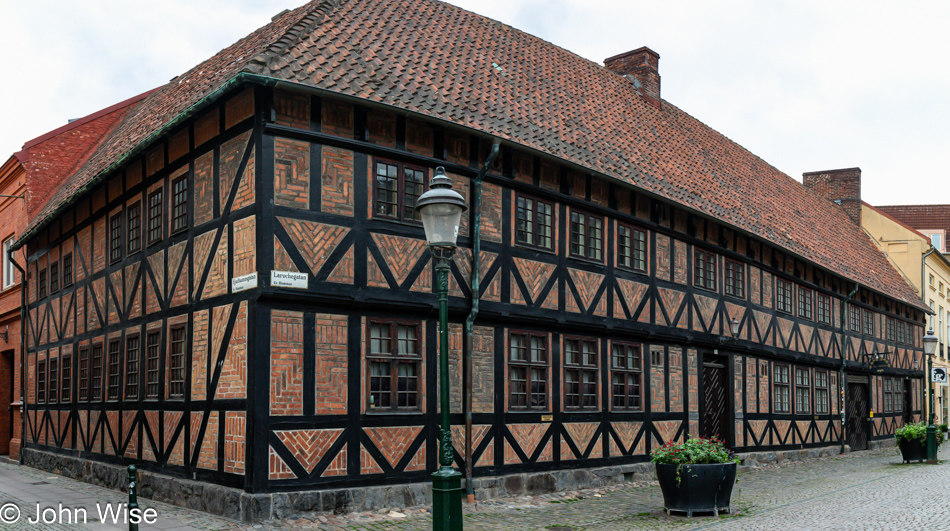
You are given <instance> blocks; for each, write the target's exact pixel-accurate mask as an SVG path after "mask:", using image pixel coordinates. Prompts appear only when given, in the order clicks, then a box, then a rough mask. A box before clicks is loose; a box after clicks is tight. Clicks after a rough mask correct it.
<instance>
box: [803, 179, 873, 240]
mask: <svg viewBox="0 0 950 531" xmlns="http://www.w3.org/2000/svg"><path fill="white" fill-rule="evenodd" d="M802 184H804V185H805V188H808V189H809V190H811V191H813V192H815V193H817V194H818V195H820V196H822V197H824V198H825V199H827V200H829V201H832V202H834V203H835V204H837V205H839V206H841V208H843V209H844V211H845V213H847V214H848V217H850V218H851V220H852V221H854V222H855V223H857V224H858V226H859V227H860V226H861V168H844V169H841V170H828V171H813V172H808V173H803V174H802Z"/></svg>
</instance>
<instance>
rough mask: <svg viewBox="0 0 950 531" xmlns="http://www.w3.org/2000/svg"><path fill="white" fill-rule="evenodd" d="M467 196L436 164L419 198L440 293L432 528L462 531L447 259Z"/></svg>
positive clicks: (444, 530) (452, 250)
mask: <svg viewBox="0 0 950 531" xmlns="http://www.w3.org/2000/svg"><path fill="white" fill-rule="evenodd" d="M467 208H468V206H467V205H466V204H465V199H464V198H463V197H462V196H461V194H459V193H458V192H456V191H455V190H453V189H452V181H451V179H449V178H448V177H446V176H445V169H444V168H443V167H442V166H439V167H438V168H436V169H435V177H433V178H432V180H431V181H429V190H428V191H426V192H425V193H424V194H422V195H421V196H419V199H417V200H416V210H418V211H419V214H420V215H421V216H422V225H423V227H425V231H426V240H427V242H428V244H429V252H431V253H432V259H433V260H434V261H435V285H436V289H437V291H438V294H439V380H440V382H441V384H440V387H441V389H440V391H441V392H440V395H439V416H440V420H441V428H440V430H439V469H438V470H437V471H436V472H435V473H433V474H432V529H434V530H436V531H461V530H462V474H461V473H459V471H458V470H455V468H453V467H452V461H453V457H454V451H453V450H452V431H451V428H450V426H449V333H448V320H449V316H448V314H449V309H448V300H449V270H450V268H449V260H451V259H452V255H453V254H455V247H456V245H455V242H456V240H457V239H458V235H459V223H460V222H461V220H462V212H465V210H467Z"/></svg>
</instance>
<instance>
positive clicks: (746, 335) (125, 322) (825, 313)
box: [17, 0, 926, 519]
mask: <svg viewBox="0 0 950 531" xmlns="http://www.w3.org/2000/svg"><path fill="white" fill-rule="evenodd" d="M658 67H659V56H658V55H657V54H656V53H655V52H653V51H651V50H649V49H646V48H641V49H638V50H635V51H633V52H629V53H626V54H621V55H619V56H616V57H613V58H610V59H608V60H607V61H606V67H605V66H601V65H598V64H594V63H591V62H589V61H587V60H584V59H582V58H580V57H577V56H576V55H573V54H571V53H569V52H567V51H565V50H563V49H560V48H557V47H555V46H552V45H551V44H549V43H546V42H544V41H542V40H540V39H537V38H535V37H532V36H530V35H527V34H524V33H522V32H519V31H517V30H515V29H513V28H510V27H508V26H504V25H501V24H498V23H496V22H494V21H491V20H489V19H486V18H483V17H480V16H478V15H475V14H472V13H469V12H466V11H464V10H461V9H459V8H456V7H453V6H450V5H447V4H442V3H439V2H435V1H431V0H400V1H388V2H383V1H379V0H373V1H368V2H359V3H357V2H354V1H350V2H331V1H314V2H311V3H309V4H307V5H305V6H303V7H301V8H298V9H296V10H293V11H289V12H287V13H285V14H282V15H280V16H278V17H276V18H275V19H274V20H273V21H272V22H271V23H270V24H268V25H266V26H264V27H263V28H261V29H259V30H258V31H256V32H254V33H252V34H251V35H249V36H248V37H246V38H244V39H242V40H241V41H239V42H237V43H235V44H234V45H233V46H231V47H229V48H226V49H224V50H222V51H221V52H220V53H218V54H217V55H216V56H214V57H212V58H211V59H209V60H208V61H206V62H204V63H202V64H200V65H198V66H196V67H195V68H194V69H192V70H190V71H188V72H186V73H184V74H182V75H181V76H179V77H178V78H176V79H174V80H173V81H172V82H170V83H169V84H168V85H166V86H163V87H161V88H159V89H157V90H156V91H155V92H153V93H152V94H150V95H149V96H148V97H146V98H145V99H144V100H142V101H141V102H140V103H139V104H138V105H137V106H136V107H135V108H134V110H133V111H132V112H131V113H130V114H129V116H128V117H127V118H126V119H125V120H123V121H122V122H121V123H120V124H119V125H118V126H117V127H116V128H115V130H114V131H112V132H111V133H110V134H108V135H107V136H106V138H105V140H104V141H103V142H102V143H101V144H100V145H99V146H98V147H97V148H96V150H95V151H94V152H93V153H92V155H91V156H90V157H89V159H88V160H87V161H86V162H85V163H83V164H82V165H81V166H80V167H78V168H77V169H76V171H75V172H74V173H73V175H71V176H70V177H69V179H68V180H66V181H65V184H64V185H63V186H61V187H59V188H58V189H56V191H55V192H54V193H53V194H52V196H51V197H50V199H49V201H48V202H47V203H46V204H45V206H43V207H42V208H41V209H40V210H39V211H38V213H37V215H36V216H35V218H33V219H32V221H31V224H30V226H29V228H28V230H27V232H26V233H25V234H24V235H23V236H21V237H20V238H19V239H18V241H17V245H25V247H26V249H27V257H28V258H27V264H28V271H29V274H30V275H31V278H35V279H37V281H36V282H33V283H29V284H28V289H27V293H28V295H27V299H28V313H29V322H30V325H29V329H28V330H29V333H28V339H27V343H28V348H27V368H28V369H27V370H28V374H29V378H28V381H29V382H30V384H29V386H28V390H27V415H26V418H27V426H28V430H27V434H26V440H27V450H26V451H25V452H24V453H25V458H26V459H27V460H28V461H29V462H31V463H34V464H37V465H39V466H48V467H50V468H54V467H55V468H58V469H63V470H67V473H71V474H75V475H83V474H88V472H83V470H87V471H88V470H89V468H88V467H86V468H83V466H82V464H83V463H85V464H88V462H89V461H93V462H94V463H106V464H115V465H125V464H128V463H136V464H138V465H139V466H140V467H141V468H142V469H143V470H146V471H148V473H147V474H146V479H145V480H144V481H143V485H144V487H143V488H147V489H149V494H148V495H150V496H152V497H158V498H163V499H170V500H172V501H178V502H180V503H188V504H195V505H198V506H200V507H202V508H205V509H207V510H212V511H215V512H229V514H235V513H234V511H240V514H241V515H242V517H243V518H245V519H255V518H260V517H266V516H269V515H276V516H283V515H288V514H292V513H293V512H296V511H305V510H314V509H317V510H320V509H323V510H331V509H341V508H343V507H351V508H353V507H358V508H374V507H379V506H380V505H381V504H388V505H392V504H398V503H418V502H422V501H424V500H425V499H426V497H427V496H428V493H427V491H426V488H425V487H426V485H427V482H428V475H429V474H430V473H431V472H432V471H434V470H435V468H436V467H437V459H436V450H437V444H436V435H437V426H438V425H437V418H438V417H437V403H436V385H435V379H434V377H433V375H434V374H435V373H436V361H437V360H436V356H435V355H434V353H433V349H434V345H435V341H436V340H435V338H436V298H435V295H434V293H433V289H432V275H431V262H430V258H429V254H428V252H427V249H426V244H425V240H424V234H423V230H422V227H421V225H420V223H419V222H418V220H417V218H416V217H415V213H414V211H413V209H412V206H413V204H414V201H415V198H416V197H418V195H419V194H420V193H421V192H422V190H423V188H424V185H425V183H426V182H427V181H428V178H429V177H431V175H432V173H433V171H434V168H435V167H437V166H444V167H445V168H446V170H447V171H448V172H449V173H450V174H451V176H452V179H453V181H454V182H455V185H456V188H457V189H459V190H460V191H461V192H462V194H463V195H464V196H465V197H466V198H468V199H469V200H470V201H473V199H474V198H472V197H471V196H472V195H473V192H472V191H473V190H474V188H473V186H472V185H473V182H472V180H473V179H474V178H475V177H476V175H477V174H478V171H479V167H480V165H481V164H483V163H484V161H485V160H486V156H487V154H488V153H489V150H490V147H491V145H492V143H493V140H497V141H499V142H500V145H501V155H500V156H499V157H498V158H497V159H496V161H495V163H494V165H493V166H492V167H491V168H490V169H489V171H488V175H487V176H486V177H485V180H484V185H483V191H482V197H481V200H482V201H481V205H482V207H481V216H480V226H478V227H476V225H475V217H474V216H473V215H471V216H470V217H469V218H468V219H466V220H464V223H463V226H462V228H461V232H460V247H461V248H460V250H459V252H458V253H457V255H456V256H455V259H454V264H453V272H452V275H451V280H450V293H451V296H450V333H451V341H450V342H451V349H452V353H451V355H450V359H451V363H452V367H451V372H452V375H453V384H452V394H453V400H452V404H453V405H452V410H453V420H452V422H453V424H454V426H455V428H454V434H455V436H456V438H455V441H456V462H457V464H458V465H459V466H460V467H462V466H463V465H464V464H466V461H469V462H470V464H471V465H472V466H471V468H472V474H473V480H472V484H473V485H474V486H475V490H476V492H475V494H476V496H479V497H488V496H492V495H497V494H499V493H502V492H509V493H514V492H520V491H522V490H524V489H525V488H528V489H533V490H552V489H562V488H568V485H577V484H578V482H580V483H586V484H597V483H598V482H604V481H608V482H609V481H619V480H622V479H623V477H624V475H625V474H629V473H633V471H635V470H639V468H637V467H638V466H639V465H640V464H641V463H644V462H645V461H647V460H648V453H649V451H650V450H651V449H652V448H655V447H656V446H657V445H660V444H662V443H663V442H665V441H668V440H672V439H677V440H679V439H683V438H685V437H689V436H700V435H704V436H712V435H716V436H719V437H721V438H723V439H724V440H726V441H727V443H728V445H729V446H730V447H732V448H734V449H736V450H739V451H760V450H769V451H799V450H801V449H806V450H814V451H816V452H818V451H831V450H837V449H838V448H840V447H842V446H843V445H845V444H848V445H850V446H851V447H852V448H853V449H861V448H866V447H868V446H869V445H871V444H875V443H877V444H880V443H882V442H883V441H889V440H891V439H892V437H893V431H894V430H895V429H896V428H897V427H898V426H900V425H901V424H902V423H903V422H904V420H905V419H913V418H917V417H918V416H919V414H920V403H919V402H920V399H919V397H920V392H919V390H920V381H921V380H920V379H921V377H922V372H921V370H920V369H919V368H918V365H916V363H918V362H919V359H920V357H921V350H922V349H921V338H922V336H923V332H922V331H921V324H922V323H923V321H924V312H925V311H926V308H925V307H924V306H922V304H921V303H920V301H919V300H918V299H917V297H916V295H915V294H914V292H913V291H912V290H911V289H910V288H909V287H908V286H907V285H906V284H905V283H904V281H903V279H902V278H901V277H900V275H899V274H898V273H897V272H896V271H895V270H894V269H893V268H892V267H891V266H890V264H889V263H888V262H887V260H886V259H885V257H884V256H883V255H882V254H881V253H880V252H879V251H878V250H877V249H876V248H875V247H874V245H873V244H872V243H871V242H870V241H869V240H868V239H867V237H866V236H865V235H864V233H863V232H862V231H861V230H860V228H859V227H857V226H856V225H855V224H854V223H852V222H851V221H850V219H849V218H848V217H847V215H846V214H845V213H844V211H842V210H841V209H839V208H837V207H836V206H835V205H833V204H831V203H829V202H827V201H825V200H824V199H823V198H821V197H818V196H816V195H813V194H810V193H808V192H807V191H806V190H805V189H804V188H803V187H802V186H801V185H800V184H799V183H797V182H796V181H794V180H793V179H791V178H789V177H788V176H786V175H784V174H782V173H780V172H779V171H778V170H776V169H775V168H774V167H772V166H770V165H768V164H767V163H765V162H764V161H762V160H761V159H759V158H757V157H756V156H754V155H753V154H751V153H749V152H748V151H746V150H744V149H743V148H742V147H741V146H739V145H737V144H735V143H733V142H731V141H730V140H728V139H727V138H725V137H724V136H722V135H721V134H719V133H717V132H716V131H714V130H712V129H710V128H709V127H708V126H706V125H704V124H702V123H700V122H698V121H697V120H695V119H694V118H692V117H690V116H689V115H688V114H686V113H685V112H683V111H681V110H680V109H678V108H677V107H675V106H674V105H672V104H671V103H669V102H667V101H665V100H663V99H662V97H661V94H660V76H659V71H658ZM471 204H472V205H473V206H474V202H472V203H471ZM471 210H474V208H473V209H471ZM470 214H473V212H470ZM475 238H478V239H479V240H480V241H481V249H482V252H481V257H480V263H479V264H478V266H477V267H476V266H474V265H473V255H472V251H471V249H472V247H473V241H474V239H475ZM67 260H68V261H69V263H70V267H69V271H70V275H69V277H68V279H67V277H66V276H64V271H65V270H66V267H65V261H67ZM54 267H55V268H56V274H51V273H50V272H51V271H53V268H54ZM473 270H474V271H476V272H477V274H478V276H479V280H480V285H481V287H480V289H479V293H477V295H478V297H480V313H479V314H478V319H477V321H476V322H475V326H474V329H473V330H472V331H471V333H470V334H467V333H465V331H464V330H463V326H462V323H464V321H465V318H466V315H467V314H468V312H469V310H470V308H471V304H472V302H471V295H472V293H471V289H470V286H472V285H473V283H472V271H473ZM279 277H283V278H290V279H291V280H290V281H286V282H276V280H278V279H279ZM54 279H55V282H56V283H57V284H56V289H55V290H54V289H53V286H52V284H51V283H52V282H54ZM67 280H68V287H67ZM733 321H735V322H736V323H737V324H738V332H737V334H736V335H735V337H733V336H732V335H731V334H730V324H731V322H733ZM891 331H894V333H893V334H892V333H891ZM874 351H888V352H890V353H891V355H890V367H889V368H887V369H886V370H884V371H883V372H880V373H871V371H870V369H869V366H868V365H867V363H866V360H867V357H866V355H867V354H870V353H871V352H874ZM469 356H470V357H471V358H472V363H473V367H474V369H473V371H472V387H471V388H470V389H462V386H463V385H464V384H463V382H464V381H465V379H464V378H463V377H462V376H463V369H462V367H463V364H462V360H463V359H464V358H466V357H469ZM54 364H55V365H54ZM54 366H55V367H56V368H55V370H54V368H53V367H54ZM65 366H68V367H69V368H70V373H69V377H68V378H66V379H64V378H63V373H62V367H65ZM64 383H65V384H66V385H67V386H68V388H69V393H68V395H67V396H65V397H64V394H63V393H64V391H63V385H64ZM469 393H470V394H471V396H472V405H471V414H472V423H473V425H472V429H471V431H470V433H468V434H466V433H465V432H466V430H465V429H464V428H463V421H462V419H463V408H464V407H465V406H464V403H463V400H462V397H463V396H465V395H466V394H469ZM845 395H847V400H839V399H838V397H844V396H845ZM872 410H873V411H874V412H875V414H874V415H873V419H870V420H869V418H868V417H869V416H870V415H869V412H870V411H872ZM467 436H470V437H471V440H472V451H471V455H470V456H468V455H466V453H467V452H466V451H465V444H463V441H464V440H465V438H466V437H467ZM96 466H98V465H96ZM591 469H596V470H595V471H594V472H592V471H591ZM595 472H596V473H595ZM94 475H96V474H94ZM159 476H161V477H165V478H167V477H168V476H172V477H178V478H188V479H197V480H200V481H204V482H206V483H204V484H203V486H202V488H203V492H204V498H196V500H198V501H191V499H190V498H189V499H188V500H185V499H184V498H181V496H182V495H181V494H180V492H181V491H182V489H178V490H177V491H176V490H175V489H173V488H171V487H169V485H173V484H174V483H171V482H169V481H167V480H165V479H156V478H159ZM97 477H103V475H102V474H98V475H97ZM214 485H219V486H220V485H223V486H226V487H230V489H224V490H222V489H219V488H218V487H215V486H214ZM406 485H408V486H406ZM116 486H119V484H116ZM397 496H398V500H397V499H396V497H397Z"/></svg>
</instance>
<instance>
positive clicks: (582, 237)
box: [571, 210, 604, 262]
mask: <svg viewBox="0 0 950 531" xmlns="http://www.w3.org/2000/svg"><path fill="white" fill-rule="evenodd" d="M571 256H572V257H575V258H586V259H588V260H594V261H597V262H602V261H603V259H604V218H603V217H602V216H594V215H591V214H587V213H586V212H577V211H573V210H572V211H571Z"/></svg>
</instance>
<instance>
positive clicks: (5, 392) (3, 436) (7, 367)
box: [0, 350, 13, 455]
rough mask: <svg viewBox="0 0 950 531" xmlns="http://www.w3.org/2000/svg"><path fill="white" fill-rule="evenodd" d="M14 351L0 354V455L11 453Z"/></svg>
mask: <svg viewBox="0 0 950 531" xmlns="http://www.w3.org/2000/svg"><path fill="white" fill-rule="evenodd" d="M12 402H13V351H12V350H11V351H8V352H4V353H2V354H0V455H7V454H9V453H10V438H11V437H13V408H12V407H11V406H10V404H11V403H12Z"/></svg>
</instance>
